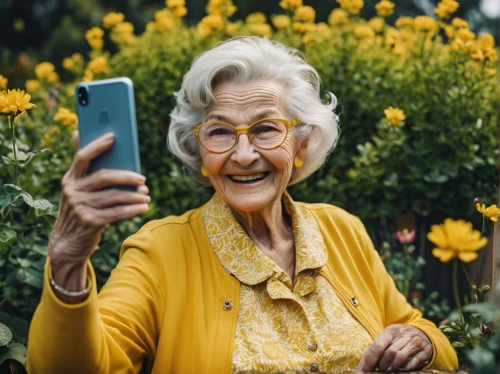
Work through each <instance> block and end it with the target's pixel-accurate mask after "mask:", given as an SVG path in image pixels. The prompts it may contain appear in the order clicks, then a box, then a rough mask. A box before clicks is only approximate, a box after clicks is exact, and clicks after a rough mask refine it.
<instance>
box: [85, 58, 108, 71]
mask: <svg viewBox="0 0 500 374" xmlns="http://www.w3.org/2000/svg"><path fill="white" fill-rule="evenodd" d="M107 67H108V63H107V61H106V58H105V57H102V56H101V57H97V58H95V59H93V60H92V61H90V62H89V66H88V68H89V70H90V71H91V72H92V73H93V74H99V73H104V72H105V71H106V69H107Z"/></svg>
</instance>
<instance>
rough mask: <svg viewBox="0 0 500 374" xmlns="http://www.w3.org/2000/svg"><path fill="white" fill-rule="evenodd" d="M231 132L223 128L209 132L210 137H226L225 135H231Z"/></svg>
mask: <svg viewBox="0 0 500 374" xmlns="http://www.w3.org/2000/svg"><path fill="white" fill-rule="evenodd" d="M230 134H231V132H230V131H228V130H227V129H223V128H218V129H213V130H210V131H209V132H208V136H224V135H230Z"/></svg>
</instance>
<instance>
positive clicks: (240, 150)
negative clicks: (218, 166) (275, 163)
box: [231, 134, 260, 166]
mask: <svg viewBox="0 0 500 374" xmlns="http://www.w3.org/2000/svg"><path fill="white" fill-rule="evenodd" d="M259 157H260V155H259V152H257V151H256V149H255V146H254V145H253V144H252V142H251V141H250V139H249V138H248V136H247V135H246V134H240V136H239V137H238V139H237V141H236V144H235V145H234V148H233V153H232V154H231V160H232V161H234V162H237V163H238V164H240V165H242V166H249V165H251V164H252V163H253V162H254V161H255V160H257V159H258V158H259Z"/></svg>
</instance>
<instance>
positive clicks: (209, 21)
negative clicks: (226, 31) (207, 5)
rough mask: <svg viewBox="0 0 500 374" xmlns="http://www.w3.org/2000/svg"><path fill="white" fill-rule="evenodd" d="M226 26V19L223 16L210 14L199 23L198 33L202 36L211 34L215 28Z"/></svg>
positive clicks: (220, 28) (219, 28)
mask: <svg viewBox="0 0 500 374" xmlns="http://www.w3.org/2000/svg"><path fill="white" fill-rule="evenodd" d="M223 28H224V21H223V19H222V16H220V15H215V14H209V15H208V16H205V17H203V18H202V19H201V21H200V23H198V25H197V31H198V35H200V36H202V37H206V36H209V35H210V34H211V33H212V32H213V31H214V30H222V29H223Z"/></svg>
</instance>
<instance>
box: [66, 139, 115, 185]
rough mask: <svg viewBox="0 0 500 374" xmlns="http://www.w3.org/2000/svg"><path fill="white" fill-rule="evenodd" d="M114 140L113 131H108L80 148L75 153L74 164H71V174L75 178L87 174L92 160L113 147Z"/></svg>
mask: <svg viewBox="0 0 500 374" xmlns="http://www.w3.org/2000/svg"><path fill="white" fill-rule="evenodd" d="M113 141H114V135H113V133H107V134H105V135H103V136H101V137H99V138H97V139H95V140H93V141H92V142H90V143H89V144H87V145H86V146H85V147H83V148H80V149H79V150H78V151H77V152H76V154H75V159H74V160H73V165H71V168H70V170H69V174H71V175H72V176H74V177H75V178H81V177H83V176H85V174H87V169H88V168H89V164H90V161H92V160H93V159H94V158H96V157H97V156H99V155H100V154H101V153H104V152H105V151H107V150H108V149H109V148H111V146H112V145H113Z"/></svg>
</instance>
